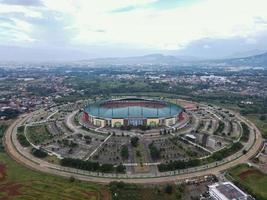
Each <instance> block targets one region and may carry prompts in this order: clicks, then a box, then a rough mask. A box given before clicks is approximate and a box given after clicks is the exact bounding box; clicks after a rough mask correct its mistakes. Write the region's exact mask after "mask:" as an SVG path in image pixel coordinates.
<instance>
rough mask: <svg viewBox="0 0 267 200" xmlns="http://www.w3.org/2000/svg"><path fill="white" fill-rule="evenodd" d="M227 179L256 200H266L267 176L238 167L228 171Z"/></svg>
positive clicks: (250, 168)
mask: <svg viewBox="0 0 267 200" xmlns="http://www.w3.org/2000/svg"><path fill="white" fill-rule="evenodd" d="M228 178H229V179H230V180H232V181H233V182H234V183H236V184H237V185H238V186H240V187H241V188H244V189H245V190H246V191H247V192H248V193H250V194H251V195H253V196H254V197H255V198H256V199H257V200H263V199H267V175H266V174H264V173H262V172H261V171H259V170H257V169H256V168H253V167H249V166H248V165H246V164H242V165H238V166H236V167H234V168H232V169H231V170H229V175H228Z"/></svg>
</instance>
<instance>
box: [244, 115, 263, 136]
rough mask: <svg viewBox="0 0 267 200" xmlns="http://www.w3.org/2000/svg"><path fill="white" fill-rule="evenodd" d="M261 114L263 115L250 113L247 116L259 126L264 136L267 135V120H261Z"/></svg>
mask: <svg viewBox="0 0 267 200" xmlns="http://www.w3.org/2000/svg"><path fill="white" fill-rule="evenodd" d="M260 116H261V115H248V116H246V117H247V118H248V119H249V120H250V121H252V122H253V123H254V124H255V125H256V126H257V127H258V129H259V130H260V131H261V133H262V135H263V136H265V137H267V120H260V119H259V118H260Z"/></svg>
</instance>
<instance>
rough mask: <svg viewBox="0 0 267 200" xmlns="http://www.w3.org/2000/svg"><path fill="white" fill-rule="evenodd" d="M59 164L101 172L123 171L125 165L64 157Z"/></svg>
mask: <svg viewBox="0 0 267 200" xmlns="http://www.w3.org/2000/svg"><path fill="white" fill-rule="evenodd" d="M60 164H61V165H62V166H65V167H73V168H76V169H81V170H87V171H93V172H103V173H125V167H124V166H123V165H118V166H115V165H112V164H102V165H101V164H99V163H98V162H92V161H84V160H80V159H73V158H64V159H62V160H61V162H60Z"/></svg>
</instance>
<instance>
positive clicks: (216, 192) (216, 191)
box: [208, 182, 251, 200]
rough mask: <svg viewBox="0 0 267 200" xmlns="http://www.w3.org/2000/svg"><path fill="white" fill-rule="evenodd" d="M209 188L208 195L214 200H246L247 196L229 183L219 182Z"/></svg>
mask: <svg viewBox="0 0 267 200" xmlns="http://www.w3.org/2000/svg"><path fill="white" fill-rule="evenodd" d="M208 187H209V194H210V196H211V198H213V199H214V200H247V199H251V197H250V196H249V195H247V194H246V193H245V192H243V191H242V190H241V189H239V188H238V187H237V186H235V185H234V184H233V183H231V182H219V183H215V184H213V185H210V186H208Z"/></svg>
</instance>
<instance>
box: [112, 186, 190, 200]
mask: <svg viewBox="0 0 267 200" xmlns="http://www.w3.org/2000/svg"><path fill="white" fill-rule="evenodd" d="M110 190H111V193H112V200H158V199H159V200H177V199H188V198H187V195H186V194H185V190H186V187H185V186H184V185H177V186H176V185H159V186H155V185H154V186H147V187H143V186H140V185H134V184H125V183H121V182H114V183H110Z"/></svg>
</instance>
